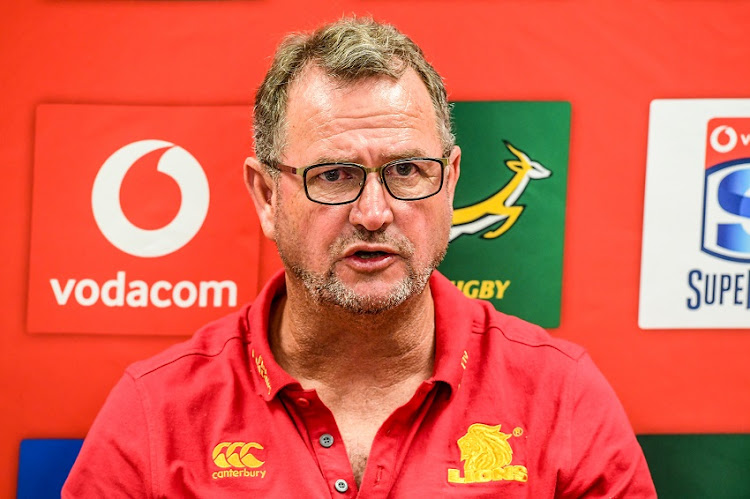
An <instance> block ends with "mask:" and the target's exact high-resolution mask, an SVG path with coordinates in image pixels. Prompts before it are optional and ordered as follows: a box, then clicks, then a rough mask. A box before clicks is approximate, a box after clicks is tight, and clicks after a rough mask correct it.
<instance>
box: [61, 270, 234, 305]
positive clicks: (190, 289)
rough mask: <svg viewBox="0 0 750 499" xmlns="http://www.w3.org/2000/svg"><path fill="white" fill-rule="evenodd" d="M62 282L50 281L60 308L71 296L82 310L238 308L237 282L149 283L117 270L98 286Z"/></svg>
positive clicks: (87, 281)
mask: <svg viewBox="0 0 750 499" xmlns="http://www.w3.org/2000/svg"><path fill="white" fill-rule="evenodd" d="M62 281H63V280H62V279H56V278H55V279H50V281H49V282H50V286H51V287H52V292H53V293H54V295H55V300H56V301H57V304H58V305H60V306H64V305H67V304H68V302H69V301H70V299H71V297H72V298H73V299H74V300H75V301H76V302H77V303H78V304H79V305H82V306H84V307H90V306H92V305H95V304H96V303H98V302H101V303H102V304H103V305H105V306H107V307H131V308H139V307H148V306H153V307H157V308H167V307H171V306H177V307H180V308H189V307H194V306H198V307H201V308H205V307H216V308H218V307H224V306H229V307H234V306H236V305H237V283H236V282H234V281H231V280H223V281H214V280H212V281H199V282H192V281H179V282H176V283H171V282H169V281H165V280H158V281H155V282H153V283H148V282H146V281H143V280H140V279H134V280H132V281H128V280H127V276H126V274H125V271H124V270H120V271H118V272H117V274H116V276H115V278H114V279H109V280H107V281H105V282H103V283H101V284H100V283H98V282H97V281H95V280H94V279H90V278H83V279H75V278H68V279H66V280H65V282H64V283H63V282H62ZM225 300H226V303H225Z"/></svg>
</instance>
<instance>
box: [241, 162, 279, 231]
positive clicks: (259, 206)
mask: <svg viewBox="0 0 750 499" xmlns="http://www.w3.org/2000/svg"><path fill="white" fill-rule="evenodd" d="M244 176H245V185H246V186H247V190H248V192H250V197H251V198H252V200H253V204H254V205H255V211H256V212H258V219H259V220H260V226H261V228H262V229H263V234H265V235H266V237H267V238H268V239H271V240H274V220H275V218H274V214H275V212H274V210H275V203H274V200H275V197H276V185H275V183H274V180H273V179H272V178H271V176H270V175H269V174H268V172H267V171H266V170H265V168H263V165H262V164H261V163H260V162H259V161H258V160H257V159H255V158H247V159H246V160H245V171H244Z"/></svg>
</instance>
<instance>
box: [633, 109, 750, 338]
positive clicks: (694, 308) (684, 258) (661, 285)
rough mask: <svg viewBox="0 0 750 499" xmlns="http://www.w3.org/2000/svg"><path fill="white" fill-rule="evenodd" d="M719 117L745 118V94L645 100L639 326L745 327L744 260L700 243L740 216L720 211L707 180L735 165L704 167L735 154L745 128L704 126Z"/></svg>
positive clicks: (748, 278)
mask: <svg viewBox="0 0 750 499" xmlns="http://www.w3.org/2000/svg"><path fill="white" fill-rule="evenodd" d="M717 118H727V121H732V120H734V121H738V120H740V121H744V120H745V119H746V118H747V119H750V99H659V100H654V101H652V102H651V107H650V116H649V135H648V155H647V164H646V192H645V201H644V220H643V246H642V256H641V282H640V303H639V316H638V324H639V326H640V327H641V328H644V329H671V328H680V329H714V328H716V329H750V264H748V263H746V262H742V261H732V260H728V259H726V258H722V257H720V256H717V255H712V254H710V253H707V252H706V251H705V250H704V249H703V243H704V238H705V240H715V239H716V235H715V234H714V233H713V232H711V231H716V230H717V229H716V228H717V227H718V226H719V224H726V223H727V222H734V223H735V224H737V223H744V221H743V220H738V219H737V217H734V218H728V217H729V215H727V214H725V213H724V212H723V211H722V212H721V213H719V211H718V209H719V208H718V207H719V204H718V203H719V201H718V199H717V194H716V193H717V192H718V190H719V188H718V186H716V185H714V184H713V183H711V182H719V181H720V180H721V179H722V178H724V177H725V176H726V175H728V174H730V173H732V172H733V171H735V170H737V169H740V168H741V167H740V166H737V167H734V166H733V167H732V168H731V169H730V168H728V169H727V170H726V172H725V173H722V175H720V176H719V175H716V176H715V177H714V179H712V178H711V177H710V174H707V171H709V170H707V166H712V161H719V160H718V159H716V158H719V157H721V155H722V154H727V155H730V156H731V155H734V156H731V157H738V156H737V155H739V156H740V157H741V156H742V155H744V154H745V153H744V152H742V151H743V149H742V148H743V147H746V146H747V144H744V143H743V142H744V136H745V135H744V134H743V133H740V131H739V130H735V129H734V128H733V127H731V126H717V127H716V128H713V129H711V130H709V121H710V120H712V119H717ZM707 144H708V145H709V146H710V147H707ZM707 149H709V150H708V151H707ZM707 154H709V155H710V156H707ZM709 157H710V158H711V159H709ZM735 161H737V162H738V165H739V163H740V162H741V160H735ZM707 179H708V180H709V182H707ZM704 209H705V211H704ZM724 211H725V210H724ZM743 213H744V212H743ZM722 217H723V218H722ZM706 221H709V222H711V223H706ZM704 223H705V225H706V234H704Z"/></svg>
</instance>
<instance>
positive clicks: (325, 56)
mask: <svg viewBox="0 0 750 499" xmlns="http://www.w3.org/2000/svg"><path fill="white" fill-rule="evenodd" d="M308 64H314V65H316V66H317V67H319V68H321V69H322V70H324V71H325V72H326V74H327V75H328V76H330V77H332V78H336V79H339V80H341V81H343V82H345V83H353V82H356V81H360V80H363V79H366V78H371V77H375V76H383V75H385V76H389V77H391V78H394V79H398V78H400V77H401V75H403V74H404V72H405V71H406V70H407V69H408V68H412V69H414V71H416V73H417V74H418V75H419V77H420V78H421V79H422V81H423V82H424V84H425V86H426V87H427V92H428V93H429V95H430V98H431V99H432V105H433V107H434V108H435V115H436V117H437V123H436V126H437V132H438V136H439V137H440V141H441V143H442V147H443V153H444V154H445V155H446V156H447V155H448V154H449V153H450V150H451V149H452V148H453V146H454V144H455V140H456V139H455V136H454V135H453V133H452V132H451V120H450V106H449V104H448V97H447V94H446V91H445V85H444V84H443V80H442V78H441V77H440V75H439V74H438V73H437V71H435V68H433V67H432V66H431V65H430V63H428V62H427V61H426V60H425V58H424V54H423V53H422V49H420V48H419V47H418V46H417V45H416V44H415V43H414V42H413V41H412V40H411V39H410V38H409V37H408V36H406V35H404V34H403V33H401V32H400V31H398V30H397V29H396V28H395V27H393V26H391V25H389V24H381V23H378V22H375V21H374V20H372V19H361V18H344V19H341V20H339V21H337V22H335V23H332V24H329V25H326V26H322V27H320V28H318V29H317V30H315V31H314V32H312V33H310V34H292V35H290V36H288V37H287V38H286V39H285V40H284V41H283V42H282V43H281V45H280V46H279V48H278V50H277V51H276V54H275V56H274V59H273V62H272V64H271V68H270V69H269V70H268V73H266V77H265V78H264V79H263V83H262V84H261V85H260V87H259V88H258V91H257V93H256V95H255V108H254V135H255V154H256V156H257V158H258V160H259V161H260V162H261V163H263V164H265V165H267V166H270V167H273V166H275V165H277V164H278V163H279V162H280V160H281V155H282V152H283V150H284V146H285V143H284V140H285V137H284V135H285V134H284V132H285V124H286V121H285V119H286V107H287V100H288V92H289V87H290V85H291V83H292V82H293V81H294V80H295V78H298V77H299V75H300V74H301V73H302V71H303V70H304V69H305V67H306V66H307V65H308ZM271 173H278V170H276V169H272V170H271Z"/></svg>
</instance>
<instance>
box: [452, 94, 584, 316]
mask: <svg viewBox="0 0 750 499" xmlns="http://www.w3.org/2000/svg"><path fill="white" fill-rule="evenodd" d="M452 114H453V122H454V124H455V133H456V141H457V143H458V144H459V145H460V146H461V150H462V157H461V158H462V159H461V177H460V179H459V181H458V185H457V186H456V193H455V199H454V202H453V206H454V211H453V219H452V226H451V230H450V236H449V239H450V244H449V247H448V252H447V254H446V257H445V259H444V260H443V263H442V264H441V265H440V269H439V270H440V272H442V273H443V274H445V275H446V277H448V279H450V280H451V281H452V282H453V284H455V286H456V287H457V288H458V289H459V290H461V291H462V292H463V293H464V294H465V295H466V296H468V297H470V298H479V299H482V300H487V301H489V302H490V303H492V304H493V306H495V308H497V309H498V310H501V311H503V312H506V313H509V314H512V315H516V316H519V317H521V318H523V319H526V320H527V321H530V322H534V323H536V324H539V325H540V326H542V327H557V326H559V325H560V293H561V290H562V250H563V239H564V238H563V235H564V234H563V231H564V227H565V191H566V183H567V168H568V141H569V132H570V104H569V103H567V102H455V103H453V109H452ZM522 215H523V216H522Z"/></svg>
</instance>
